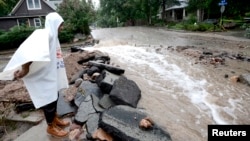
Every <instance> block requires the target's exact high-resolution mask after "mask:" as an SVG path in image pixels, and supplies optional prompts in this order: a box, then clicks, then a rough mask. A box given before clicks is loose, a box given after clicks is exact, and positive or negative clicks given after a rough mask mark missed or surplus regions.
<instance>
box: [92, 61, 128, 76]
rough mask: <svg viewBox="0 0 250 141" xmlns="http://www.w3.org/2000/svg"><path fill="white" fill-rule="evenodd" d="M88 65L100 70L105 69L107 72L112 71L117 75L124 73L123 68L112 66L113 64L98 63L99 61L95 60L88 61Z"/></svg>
mask: <svg viewBox="0 0 250 141" xmlns="http://www.w3.org/2000/svg"><path fill="white" fill-rule="evenodd" d="M89 65H91V66H96V67H98V68H100V69H101V70H104V69H106V70H108V71H109V72H111V73H114V74H118V75H121V74H124V72H125V70H124V69H121V68H118V67H114V66H111V65H108V64H103V63H99V62H96V61H89Z"/></svg>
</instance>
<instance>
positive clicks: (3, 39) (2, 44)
mask: <svg viewBox="0 0 250 141" xmlns="http://www.w3.org/2000/svg"><path fill="white" fill-rule="evenodd" d="M34 30H35V28H34V27H25V26H20V27H18V26H15V27H13V28H11V29H10V31H9V32H5V33H3V34H0V50H5V49H13V48H18V47H19V46H20V45H21V44H22V42H23V41H24V40H25V39H26V38H27V37H28V36H29V35H30V34H31V33H32V32H33V31H34Z"/></svg>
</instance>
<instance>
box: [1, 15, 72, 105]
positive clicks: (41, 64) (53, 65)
mask: <svg viewBox="0 0 250 141" xmlns="http://www.w3.org/2000/svg"><path fill="white" fill-rule="evenodd" d="M62 22H63V19H62V17H61V16H60V15H59V14H57V13H56V12H53V13H50V14H48V15H47V16H46V19H45V29H37V30H35V31H34V32H33V33H32V34H31V35H30V36H29V37H28V38H27V39H26V40H25V41H24V42H23V43H22V44H21V45H20V47H19V48H18V49H17V50H16V52H15V53H14V54H13V56H12V57H11V59H10V61H9V62H8V64H7V65H6V67H5V68H4V70H3V72H1V73H0V80H13V79H14V72H15V71H16V70H18V69H21V66H22V65H23V64H25V63H27V62H32V64H31V65H30V70H29V73H28V74H27V75H26V76H24V77H23V81H24V84H25V86H26V88H27V90H28V92H29V95H30V97H31V100H32V102H33V104H34V106H35V107H36V108H40V107H42V106H45V105H47V104H49V103H51V102H53V101H56V100H57V98H58V91H59V90H61V89H63V88H68V79H67V76H66V71H65V66H64V62H63V56H62V52H61V47H60V43H59V40H58V27H59V26H60V24H61V23H62Z"/></svg>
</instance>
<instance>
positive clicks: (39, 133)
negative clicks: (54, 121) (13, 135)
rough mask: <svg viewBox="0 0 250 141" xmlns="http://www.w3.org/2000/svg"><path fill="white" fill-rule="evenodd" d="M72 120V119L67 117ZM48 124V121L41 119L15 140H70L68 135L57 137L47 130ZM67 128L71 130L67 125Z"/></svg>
mask: <svg viewBox="0 0 250 141" xmlns="http://www.w3.org/2000/svg"><path fill="white" fill-rule="evenodd" d="M65 120H70V119H68V118H67V119H65ZM46 129H47V124H46V121H45V120H43V121H41V122H40V123H39V124H38V125H36V126H34V127H32V128H30V129H29V130H27V131H26V132H25V133H23V134H22V135H21V136H19V137H18V138H17V139H15V140H14V141H70V140H69V138H68V136H67V137H65V138H56V137H53V136H51V135H49V134H47V132H46ZM65 130H67V131H69V127H66V128H65Z"/></svg>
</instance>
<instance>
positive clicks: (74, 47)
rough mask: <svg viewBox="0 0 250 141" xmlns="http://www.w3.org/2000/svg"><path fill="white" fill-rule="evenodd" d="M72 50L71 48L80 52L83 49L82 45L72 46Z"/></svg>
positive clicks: (72, 50)
mask: <svg viewBox="0 0 250 141" xmlns="http://www.w3.org/2000/svg"><path fill="white" fill-rule="evenodd" d="M70 50H71V52H78V51H80V50H82V49H81V46H72V47H70Z"/></svg>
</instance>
